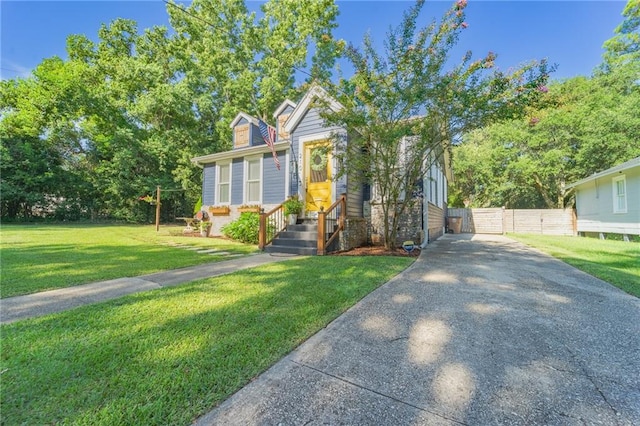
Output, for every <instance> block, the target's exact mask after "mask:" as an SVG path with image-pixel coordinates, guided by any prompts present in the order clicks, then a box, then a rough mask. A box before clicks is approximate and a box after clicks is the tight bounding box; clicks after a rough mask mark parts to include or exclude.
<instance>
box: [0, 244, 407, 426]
mask: <svg viewBox="0 0 640 426" xmlns="http://www.w3.org/2000/svg"><path fill="white" fill-rule="evenodd" d="M411 262H412V259H408V258H403V257H355V256H354V257H346V256H345V257H333V256H326V257H311V258H302V259H294V260H289V261H286V262H281V263H275V264H270V265H265V266H261V267H258V268H253V269H248V270H243V271H239V272H237V273H234V274H230V275H226V276H222V277H216V278H210V279H206V280H201V281H197V282H194V283H190V284H185V285H182V286H179V287H173V288H166V289H160V290H155V291H150V292H145V293H139V294H136V295H130V296H127V297H123V298H120V299H116V300H113V301H110V302H106V303H102V304H97V305H90V306H86V307H82V308H78V309H74V310H71V311H67V312H63V313H59V314H55V315H50V316H47V317H41V318H34V319H31V320H25V321H21V322H17V323H13V324H8V325H4V326H2V327H1V328H0V331H1V332H2V354H1V363H0V371H2V394H1V396H0V398H1V404H2V417H3V423H5V424H58V423H64V424H70V425H88V424H91V425H114V424H117V425H137V424H145V425H167V424H172V425H187V424H191V422H192V421H193V420H194V419H195V418H197V417H199V416H200V415H202V414H204V413H206V412H207V411H209V410H210V409H211V408H213V407H214V406H215V405H217V404H219V403H220V402H221V401H223V400H224V399H226V398H227V397H228V396H229V395H231V394H232V393H233V392H234V391H236V390H237V389H239V388H240V387H242V386H243V385H245V384H247V383H248V382H249V381H250V380H252V379H253V378H254V377H256V375H258V374H259V373H260V372H262V371H264V370H265V369H266V368H268V367H269V366H271V365H272V364H273V363H274V362H276V361H277V360H279V359H280V358H281V357H282V356H284V355H285V354H287V353H288V352H290V351H291V350H292V349H293V348H295V347H296V346H298V345H299V344H300V343H301V342H303V341H304V340H305V339H307V338H308V337H310V336H311V335H313V334H314V333H315V332H317V331H318V330H319V329H321V328H322V327H324V326H325V325H326V324H327V323H329V322H330V321H331V320H333V319H334V318H336V317H337V316H338V315H340V314H341V313H342V312H344V311H345V310H346V309H348V308H349V307H350V306H352V305H353V304H354V303H355V302H356V301H358V300H359V299H361V298H362V297H363V296H365V295H366V294H368V293H369V292H371V291H372V290H373V289H375V288H377V287H378V286H379V285H381V284H382V283H384V282H386V281H387V280H388V279H389V278H391V277H392V276H394V275H395V274H397V273H398V272H400V271H402V270H403V269H404V268H406V267H407V266H408V265H409V264H410V263H411Z"/></svg>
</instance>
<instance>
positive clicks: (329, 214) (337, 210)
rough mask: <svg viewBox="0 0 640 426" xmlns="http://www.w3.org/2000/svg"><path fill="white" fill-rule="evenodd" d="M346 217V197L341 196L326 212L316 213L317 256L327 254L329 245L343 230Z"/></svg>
mask: <svg viewBox="0 0 640 426" xmlns="http://www.w3.org/2000/svg"><path fill="white" fill-rule="evenodd" d="M346 217H347V195H346V194H342V195H341V196H340V198H338V199H337V200H336V202H335V203H333V204H332V205H331V206H330V207H329V208H328V209H327V210H324V209H322V208H321V209H320V211H319V212H318V255H319V256H322V255H325V254H327V249H328V248H329V247H330V246H331V243H333V242H334V241H335V239H336V238H337V237H338V235H339V234H340V231H342V230H343V229H344V222H345V218H346Z"/></svg>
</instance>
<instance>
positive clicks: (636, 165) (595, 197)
mask: <svg viewBox="0 0 640 426" xmlns="http://www.w3.org/2000/svg"><path fill="white" fill-rule="evenodd" d="M567 188H568V189H570V188H575V191H576V210H577V215H578V232H579V233H584V232H595V233H598V234H601V237H602V236H603V235H604V234H606V233H612V234H622V235H625V236H626V235H640V157H638V158H634V159H633V160H629V161H627V162H625V163H622V164H619V165H617V166H615V167H612V168H610V169H607V170H605V171H602V172H600V173H596V174H594V175H592V176H590V177H588V178H585V179H582V180H579V181H577V182H575V183H573V184H571V185H569V186H568V187H567Z"/></svg>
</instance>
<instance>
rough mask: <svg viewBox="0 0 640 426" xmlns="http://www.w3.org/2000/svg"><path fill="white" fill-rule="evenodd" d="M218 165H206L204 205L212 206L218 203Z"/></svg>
mask: <svg viewBox="0 0 640 426" xmlns="http://www.w3.org/2000/svg"><path fill="white" fill-rule="evenodd" d="M215 194H216V165H215V163H214V164H206V165H205V166H204V168H203V169H202V204H204V205H208V206H212V205H214V204H215V203H216V200H215Z"/></svg>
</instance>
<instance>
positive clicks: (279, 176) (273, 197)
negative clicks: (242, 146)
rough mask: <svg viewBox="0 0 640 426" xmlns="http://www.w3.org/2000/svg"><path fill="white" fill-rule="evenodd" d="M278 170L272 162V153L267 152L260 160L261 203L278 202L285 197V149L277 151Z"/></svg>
mask: <svg viewBox="0 0 640 426" xmlns="http://www.w3.org/2000/svg"><path fill="white" fill-rule="evenodd" d="M277 154H278V159H279V160H280V170H278V169H277V168H276V165H275V163H274V162H273V154H271V153H270V152H267V153H265V154H264V156H263V160H262V203H263V204H280V203H281V202H283V201H284V199H285V193H284V191H285V180H286V179H285V173H286V170H287V167H286V166H287V165H286V158H287V157H286V151H277Z"/></svg>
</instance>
